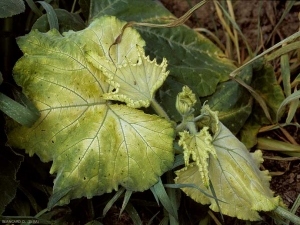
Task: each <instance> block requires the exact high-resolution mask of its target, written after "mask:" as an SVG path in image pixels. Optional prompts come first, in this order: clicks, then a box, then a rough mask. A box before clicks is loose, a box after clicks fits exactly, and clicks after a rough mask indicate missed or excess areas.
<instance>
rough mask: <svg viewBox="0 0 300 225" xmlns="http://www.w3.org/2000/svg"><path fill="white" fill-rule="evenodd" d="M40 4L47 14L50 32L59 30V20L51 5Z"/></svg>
mask: <svg viewBox="0 0 300 225" xmlns="http://www.w3.org/2000/svg"><path fill="white" fill-rule="evenodd" d="M38 3H40V4H41V5H42V6H43V7H44V9H45V10H46V12H47V17H48V22H49V26H50V30H52V29H56V30H59V25H58V19H57V16H56V13H55V11H54V9H53V7H52V6H51V5H50V4H49V3H47V2H44V1H38Z"/></svg>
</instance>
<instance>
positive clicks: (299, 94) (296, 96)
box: [276, 90, 300, 122]
mask: <svg viewBox="0 0 300 225" xmlns="http://www.w3.org/2000/svg"><path fill="white" fill-rule="evenodd" d="M299 98H300V90H298V91H295V92H294V93H293V94H291V95H290V96H288V97H287V98H285V99H284V100H283V101H282V102H281V104H280V106H279V108H278V110H277V113H276V122H278V120H279V116H280V114H281V112H282V110H283V109H284V107H285V106H286V105H287V104H289V103H291V102H292V101H294V100H297V99H299Z"/></svg>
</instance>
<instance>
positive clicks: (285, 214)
mask: <svg viewBox="0 0 300 225" xmlns="http://www.w3.org/2000/svg"><path fill="white" fill-rule="evenodd" d="M274 212H275V213H278V214H279V215H280V216H282V217H284V218H286V219H288V220H289V221H291V222H292V223H294V224H300V217H298V216H296V215H294V214H292V213H291V212H289V211H288V210H286V209H285V208H283V207H280V206H278V207H277V208H276V209H275V210H274Z"/></svg>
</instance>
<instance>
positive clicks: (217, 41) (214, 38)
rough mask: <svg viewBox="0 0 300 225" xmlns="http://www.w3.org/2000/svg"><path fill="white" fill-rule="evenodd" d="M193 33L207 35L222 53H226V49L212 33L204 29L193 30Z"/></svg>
mask: <svg viewBox="0 0 300 225" xmlns="http://www.w3.org/2000/svg"><path fill="white" fill-rule="evenodd" d="M194 31H197V32H200V33H201V32H202V33H206V34H208V35H209V36H210V37H211V39H212V40H213V41H214V42H216V44H217V45H218V46H219V48H221V49H222V51H224V52H225V51H226V47H225V46H224V45H223V43H222V42H221V41H220V39H219V38H218V37H217V36H216V35H215V34H214V33H213V32H211V31H209V30H208V29H206V28H195V29H194Z"/></svg>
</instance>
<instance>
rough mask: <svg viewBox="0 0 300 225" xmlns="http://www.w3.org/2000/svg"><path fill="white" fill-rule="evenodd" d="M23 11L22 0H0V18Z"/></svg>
mask: <svg viewBox="0 0 300 225" xmlns="http://www.w3.org/2000/svg"><path fill="white" fill-rule="evenodd" d="M24 11H25V4H24V2H23V0H1V1H0V18H7V17H10V16H14V15H17V14H20V13H22V12H24Z"/></svg>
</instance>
